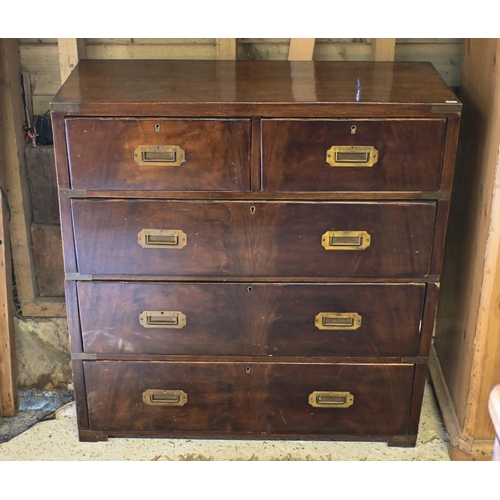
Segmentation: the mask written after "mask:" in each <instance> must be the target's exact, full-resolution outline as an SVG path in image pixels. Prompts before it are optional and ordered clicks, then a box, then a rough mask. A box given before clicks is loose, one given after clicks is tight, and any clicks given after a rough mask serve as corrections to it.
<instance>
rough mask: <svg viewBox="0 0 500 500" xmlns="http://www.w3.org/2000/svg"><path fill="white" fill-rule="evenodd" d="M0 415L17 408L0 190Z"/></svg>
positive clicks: (8, 268)
mask: <svg viewBox="0 0 500 500" xmlns="http://www.w3.org/2000/svg"><path fill="white" fill-rule="evenodd" d="M0 205H1V206H0V403H1V405H0V416H1V415H2V414H3V415H4V416H6V417H13V416H14V415H15V414H16V413H17V412H18V410H19V398H18V389H17V364H16V343H15V326H14V294H13V291H12V267H11V260H10V259H11V256H10V238H9V222H8V218H9V217H8V210H7V208H6V207H7V205H6V203H5V199H4V197H3V194H2V193H1V192H0Z"/></svg>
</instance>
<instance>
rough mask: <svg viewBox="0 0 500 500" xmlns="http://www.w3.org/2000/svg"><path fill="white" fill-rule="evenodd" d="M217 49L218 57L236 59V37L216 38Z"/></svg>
mask: <svg viewBox="0 0 500 500" xmlns="http://www.w3.org/2000/svg"><path fill="white" fill-rule="evenodd" d="M215 49H216V54H217V59H221V60H235V59H236V38H216V39H215Z"/></svg>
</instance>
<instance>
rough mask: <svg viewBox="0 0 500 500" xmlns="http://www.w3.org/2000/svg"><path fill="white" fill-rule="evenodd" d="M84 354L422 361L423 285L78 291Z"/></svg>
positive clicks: (105, 286) (89, 285) (143, 286)
mask: <svg viewBox="0 0 500 500" xmlns="http://www.w3.org/2000/svg"><path fill="white" fill-rule="evenodd" d="M77 291H78V299H79V311H80V323H81V332H82V339H83V347H84V350H85V352H95V353H104V354H132V353H133V354H147V355H154V354H165V355H167V354H175V355H214V356H229V355H235V356H238V355H239V356H248V355H254V356H268V355H273V356H338V357H341V356H351V357H369V356H371V357H376V356H388V357H390V356H398V357H405V356H408V357H412V356H417V355H418V349H419V343H420V328H419V325H420V321H421V317H422V316H421V315H422V310H423V303H424V295H425V285H423V284H394V285H386V284H356V285H349V284H334V285H331V284H308V285H306V284H274V283H269V284H236V283H193V284H180V283H175V284H168V283H115V282H79V283H77Z"/></svg>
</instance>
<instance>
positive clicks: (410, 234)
mask: <svg viewBox="0 0 500 500" xmlns="http://www.w3.org/2000/svg"><path fill="white" fill-rule="evenodd" d="M72 207H73V223H74V231H75V233H74V234H75V245H76V256H77V263H78V270H79V272H80V273H81V274H91V275H104V276H106V275H121V276H130V277H132V276H141V275H143V276H148V275H153V276H164V277H170V279H171V278H172V277H177V276H184V277H232V276H237V277H250V278H251V277H294V278H299V279H300V280H307V278H308V277H377V276H380V277H419V276H426V275H427V274H428V272H429V266H430V259H431V253H432V245H433V236H434V220H435V212H436V203H435V202H430V201H429V202H394V203H391V202H380V203H369V202H365V203H350V202H335V203H285V202H283V203H281V202H267V203H263V202H258V203H249V202H222V201H221V202H219V201H217V202H190V201H189V202H188V201H152V200H151V201H133V200H111V201H109V200H89V199H87V200H73V201H72ZM96 221H99V222H98V223H96Z"/></svg>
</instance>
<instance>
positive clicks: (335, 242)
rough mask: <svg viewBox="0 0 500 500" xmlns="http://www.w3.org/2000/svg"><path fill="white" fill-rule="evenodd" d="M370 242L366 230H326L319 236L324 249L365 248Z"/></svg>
mask: <svg viewBox="0 0 500 500" xmlns="http://www.w3.org/2000/svg"><path fill="white" fill-rule="evenodd" d="M370 244H371V236H370V235H369V234H368V233H367V232H366V231H327V232H326V233H325V234H323V235H322V236H321V245H322V246H323V247H324V248H325V249H326V250H365V249H366V248H368V247H369V246H370Z"/></svg>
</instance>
